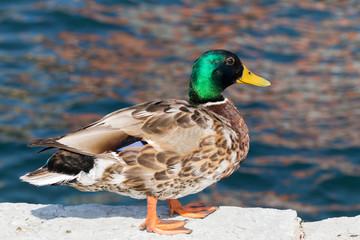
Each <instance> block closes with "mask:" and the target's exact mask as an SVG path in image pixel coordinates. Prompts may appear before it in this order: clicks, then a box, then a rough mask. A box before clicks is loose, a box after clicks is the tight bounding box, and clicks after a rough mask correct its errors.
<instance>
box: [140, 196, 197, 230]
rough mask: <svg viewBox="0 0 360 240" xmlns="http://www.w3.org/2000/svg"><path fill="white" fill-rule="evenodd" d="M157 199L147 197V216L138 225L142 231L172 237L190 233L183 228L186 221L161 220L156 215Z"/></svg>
mask: <svg viewBox="0 0 360 240" xmlns="http://www.w3.org/2000/svg"><path fill="white" fill-rule="evenodd" d="M156 204H157V199H156V198H155V197H152V196H148V197H147V215H146V220H145V222H143V223H142V224H141V225H140V228H141V229H142V230H145V229H146V231H148V232H155V233H158V234H164V235H173V234H179V233H191V232H192V230H190V229H187V228H185V227H184V225H185V224H186V221H181V220H161V219H159V218H158V217H157V215H156Z"/></svg>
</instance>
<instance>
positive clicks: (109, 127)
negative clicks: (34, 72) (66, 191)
mask: <svg viewBox="0 0 360 240" xmlns="http://www.w3.org/2000/svg"><path fill="white" fill-rule="evenodd" d="M234 83H245V84H252V85H256V86H263V87H265V86H269V85H270V82H268V81H267V80H265V79H263V78H261V77H258V76H256V75H254V74H253V73H251V72H250V71H249V70H247V68H246V67H245V66H244V65H243V64H242V63H241V61H240V59H239V58H238V57H237V56H236V55H235V54H233V53H231V52H229V51H225V50H212V51H208V52H205V53H204V54H203V55H202V56H201V57H200V58H199V59H197V60H196V61H195V63H194V66H193V70H192V74H191V78H190V84H189V88H188V94H189V101H188V102H187V101H183V100H173V99H172V100H156V101H151V102H146V103H142V104H138V105H135V106H132V107H128V108H124V109H120V110H118V111H115V112H112V113H110V114H108V115H106V116H105V117H104V118H102V119H100V120H99V121H97V122H94V123H92V124H90V125H88V126H86V127H84V128H82V129H79V130H78V131H75V132H73V133H69V134H66V135H63V136H59V137H52V138H46V139H37V140H34V141H33V142H32V143H31V144H30V146H46V147H47V148H58V151H57V152H56V153H55V154H54V155H52V156H51V157H50V158H49V159H48V161H47V162H46V164H45V165H44V166H43V167H41V168H39V169H37V170H36V171H34V172H31V173H28V174H26V175H24V176H22V177H21V179H22V180H23V181H26V182H29V183H31V184H34V185H37V186H44V185H69V186H72V187H74V188H76V189H78V190H81V191H100V190H106V191H110V192H115V193H119V194H122V195H126V196H130V197H132V198H137V199H145V198H146V199H147V207H148V210H147V216H146V220H145V222H144V223H143V224H141V226H140V227H141V228H142V229H146V230H147V231H149V232H155V233H159V234H168V235H171V234H179V233H190V232H191V230H190V229H187V228H185V227H184V225H185V223H186V221H180V220H161V219H159V218H158V217H157V215H156V205H157V201H158V199H159V200H167V202H168V204H169V207H170V213H171V215H173V214H174V213H178V214H180V215H182V216H184V217H190V218H204V217H206V216H207V215H209V214H211V213H213V212H214V211H215V210H216V209H217V208H216V207H208V206H204V205H203V204H189V205H186V206H182V205H181V204H180V202H179V201H178V200H177V199H178V198H181V197H184V196H186V195H189V194H194V193H197V192H199V191H201V190H203V189H204V188H206V187H208V186H210V185H211V184H213V183H215V182H217V181H219V180H220V179H223V178H225V177H228V176H230V174H232V173H233V172H234V171H235V170H236V169H237V168H238V167H239V165H240V164H241V163H242V161H244V159H245V157H246V155H247V153H248V150H249V133H248V128H247V126H246V124H245V122H244V120H243V118H242V117H241V115H240V113H239V111H238V110H237V108H236V107H235V106H234V104H233V103H232V102H231V101H230V100H228V99H227V98H224V96H223V91H224V90H225V89H226V88H227V87H229V86H230V85H232V84H234Z"/></svg>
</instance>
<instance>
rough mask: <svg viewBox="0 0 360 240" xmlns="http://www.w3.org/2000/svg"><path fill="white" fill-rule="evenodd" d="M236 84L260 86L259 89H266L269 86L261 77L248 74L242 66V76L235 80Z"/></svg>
mask: <svg viewBox="0 0 360 240" xmlns="http://www.w3.org/2000/svg"><path fill="white" fill-rule="evenodd" d="M237 82H238V83H245V84H251V85H255V86H260V87H268V86H270V85H271V83H270V82H269V81H268V80H266V79H264V78H262V77H258V76H256V75H255V74H253V73H252V72H250V71H249V70H248V69H247V68H246V67H245V66H244V71H243V75H242V77H241V78H239V79H238V80H237Z"/></svg>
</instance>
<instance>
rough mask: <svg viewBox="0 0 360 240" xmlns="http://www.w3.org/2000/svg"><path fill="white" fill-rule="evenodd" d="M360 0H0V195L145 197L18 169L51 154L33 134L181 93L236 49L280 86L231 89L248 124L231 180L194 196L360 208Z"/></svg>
mask: <svg viewBox="0 0 360 240" xmlns="http://www.w3.org/2000/svg"><path fill="white" fill-rule="evenodd" d="M359 11H360V4H359V3H358V1H355V0H353V1H340V0H339V1H337V0H334V1H331V4H330V3H328V2H327V3H325V2H321V1H320V2H319V1H314V0H306V1H301V2H298V3H295V2H294V3H291V2H289V1H280V0H277V1H276V0H275V1H260V0H259V1H235V2H232V1H212V2H207V1H197V2H196V3H194V2H191V1H187V0H183V1H175V2H171V3H168V2H166V1H160V2H158V3H154V2H153V1H127V2H125V3H118V1H92V0H89V1H72V0H67V1H61V2H59V1H20V2H16V3H14V2H12V1H2V2H1V3H0V21H1V24H0V69H1V71H0V84H1V88H0V95H1V102H0V201H10V202H18V201H23V202H32V203H61V204H76V203H83V202H102V203H110V204H144V202H143V201H138V200H133V199H130V198H126V197H122V196H118V195H115V194H110V193H81V192H78V191H77V190H74V189H71V188H69V187H56V188H55V187H42V188H37V187H34V186H31V185H28V184H25V183H21V182H19V180H18V177H19V176H20V175H23V174H24V173H26V172H28V171H31V170H34V169H36V168H37V167H39V166H40V165H42V164H44V163H45V161H46V159H47V158H48V157H49V156H50V154H51V153H43V154H39V155H36V156H34V155H33V153H35V152H36V151H37V150H36V149H29V148H27V147H26V144H27V143H28V142H29V141H30V140H31V139H33V138H35V137H36V138H40V137H49V136H56V135H59V134H63V133H66V132H68V131H72V130H75V129H77V128H79V127H81V126H83V125H85V124H87V123H89V122H92V121H95V120H97V119H98V118H100V117H101V116H102V115H104V114H106V113H108V112H111V111H114V110H116V109H119V108H122V107H126V106H129V105H132V104H135V103H140V102H143V101H147V100H153V99H155V98H184V99H186V98H187V96H186V94H187V84H188V78H189V74H190V72H191V66H192V63H193V61H194V60H195V59H196V58H197V57H198V56H199V55H201V53H202V52H204V51H206V50H209V49H217V48H223V49H228V50H231V51H234V52H236V53H237V54H238V55H239V56H240V57H241V58H242V60H243V62H244V63H245V64H246V66H247V67H249V69H251V70H252V71H253V72H254V73H256V74H258V75H260V76H263V77H265V78H267V79H269V80H271V82H272V86H271V88H268V89H262V88H256V87H252V86H245V85H244V86H234V87H231V88H230V89H228V90H227V91H226V95H227V97H228V98H230V99H232V100H233V101H234V102H235V103H236V104H237V106H238V107H239V109H240V111H241V112H242V113H243V115H244V117H245V119H246V122H247V123H248V125H249V128H250V131H251V139H252V144H251V150H250V153H249V156H248V158H247V160H246V161H245V163H244V164H243V165H242V167H241V168H240V170H239V171H238V172H236V173H235V174H233V175H232V176H231V177H230V178H228V179H225V180H223V181H221V182H219V183H218V184H217V185H215V186H213V187H211V188H209V189H206V190H205V191H204V192H202V193H200V194H197V195H194V196H188V197H186V198H185V199H184V201H185V202H186V201H190V200H194V199H200V200H202V201H205V202H208V203H213V204H226V205H237V206H265V207H276V208H293V209H296V210H298V211H299V214H300V216H301V217H303V218H304V219H305V220H308V219H309V220H310V219H311V220H315V219H320V218H326V217H332V216H339V215H347V216H353V215H356V214H360V205H359V202H360V201H359V200H360V194H359V190H358V185H359V183H360V177H359V176H360V165H359V157H358V156H359V153H360V149H359V146H360V135H359V132H360V121H358V119H359V117H360V111H359V109H360V81H358V78H359V71H358V69H359V66H360V61H359V59H360V57H359V56H360V55H359V53H360V51H359V46H360V29H359V27H358V22H359V17H360V15H359V14H358V13H359Z"/></svg>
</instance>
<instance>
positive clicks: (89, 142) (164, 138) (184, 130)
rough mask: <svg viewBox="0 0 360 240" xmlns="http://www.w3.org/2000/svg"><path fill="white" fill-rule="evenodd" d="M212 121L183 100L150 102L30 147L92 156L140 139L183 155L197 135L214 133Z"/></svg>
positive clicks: (200, 110)
mask: <svg viewBox="0 0 360 240" xmlns="http://www.w3.org/2000/svg"><path fill="white" fill-rule="evenodd" d="M74 121H76V119H74ZM213 124H214V119H213V118H212V116H211V115H209V113H208V112H207V111H206V110H204V109H201V108H197V107H194V106H191V105H190V104H189V103H188V102H186V101H180V100H161V101H152V102H147V103H143V104H139V105H135V106H132V107H129V108H124V109H121V110H118V111H116V112H113V113H110V114H108V115H106V116H105V117H104V118H102V119H100V120H99V121H97V122H94V123H92V124H90V125H88V126H86V127H84V128H82V129H80V130H78V131H76V132H73V133H69V134H66V135H63V136H60V137H54V138H46V139H37V140H35V141H33V142H32V143H31V144H30V146H47V147H55V148H61V149H66V150H69V151H72V152H77V153H80V154H85V155H96V154H100V153H104V152H108V151H116V150H117V149H120V148H123V147H126V146H128V145H130V144H133V143H135V142H138V141H142V142H144V143H145V142H146V143H148V144H150V145H152V146H153V147H154V148H155V149H156V150H158V151H166V150H170V151H172V152H178V153H181V154H184V153H187V152H189V151H190V150H191V149H193V148H194V147H196V146H197V145H198V144H199V141H200V139H201V138H203V137H204V136H206V135H208V134H212V133H214V130H213Z"/></svg>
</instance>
